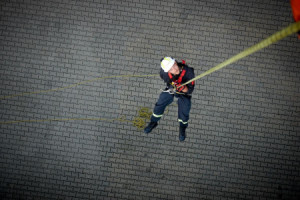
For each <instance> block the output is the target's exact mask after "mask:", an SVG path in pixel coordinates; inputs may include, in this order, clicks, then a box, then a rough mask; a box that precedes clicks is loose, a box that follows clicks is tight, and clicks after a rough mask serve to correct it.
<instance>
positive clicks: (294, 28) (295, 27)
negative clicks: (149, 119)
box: [178, 22, 300, 88]
mask: <svg viewBox="0 0 300 200" xmlns="http://www.w3.org/2000/svg"><path fill="white" fill-rule="evenodd" d="M299 30H300V22H296V23H293V24H291V25H289V26H288V27H286V28H284V29H282V30H281V31H278V32H276V33H274V34H273V35H271V36H270V37H268V38H266V39H265V40H263V41H261V42H259V43H257V44H255V45H253V46H251V47H249V48H248V49H246V50H244V51H242V52H240V53H238V54H237V55H235V56H233V57H231V58H229V59H227V60H225V61H224V62H222V63H220V64H218V65H217V66H215V67H213V68H211V69H209V70H207V71H206V72H204V73H202V74H200V75H199V76H196V77H195V78H193V79H191V80H189V81H187V82H186V83H184V84H182V85H181V86H179V87H178V88H180V87H182V86H184V85H186V84H189V83H191V82H192V81H195V80H197V79H200V78H202V77H204V76H206V75H208V74H211V73H213V72H215V71H217V70H220V69H222V68H223V67H226V66H227V65H229V64H231V63H234V62H236V61H238V60H240V59H242V58H244V57H246V56H248V55H250V54H253V53H254V52H256V51H258V50H260V49H263V48H265V47H267V46H269V45H271V44H273V43H275V42H277V41H279V40H281V39H283V38H285V37H287V36H289V35H291V34H293V33H296V32H298V31H299Z"/></svg>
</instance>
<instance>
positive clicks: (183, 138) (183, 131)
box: [179, 126, 186, 142]
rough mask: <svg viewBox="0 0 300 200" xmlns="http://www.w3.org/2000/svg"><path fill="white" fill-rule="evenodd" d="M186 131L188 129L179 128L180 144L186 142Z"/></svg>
mask: <svg viewBox="0 0 300 200" xmlns="http://www.w3.org/2000/svg"><path fill="white" fill-rule="evenodd" d="M185 129H186V127H184V126H179V140H180V142H182V141H184V140H185Z"/></svg>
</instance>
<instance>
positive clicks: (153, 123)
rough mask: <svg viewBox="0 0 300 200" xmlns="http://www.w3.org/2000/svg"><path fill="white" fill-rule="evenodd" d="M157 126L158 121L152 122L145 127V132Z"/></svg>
mask: <svg viewBox="0 0 300 200" xmlns="http://www.w3.org/2000/svg"><path fill="white" fill-rule="evenodd" d="M156 126H157V122H150V123H149V124H148V126H147V127H146V128H145V129H144V132H145V133H150V132H151V131H152V130H153V129H154V128H155V127H156Z"/></svg>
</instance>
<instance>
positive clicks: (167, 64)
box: [160, 57, 175, 72]
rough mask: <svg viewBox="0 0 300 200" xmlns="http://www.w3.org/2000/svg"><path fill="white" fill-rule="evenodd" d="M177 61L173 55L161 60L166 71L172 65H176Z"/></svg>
mask: <svg viewBox="0 0 300 200" xmlns="http://www.w3.org/2000/svg"><path fill="white" fill-rule="evenodd" d="M174 63H175V59H173V58H171V57H164V58H163V59H162V60H161V63H160V65H161V68H162V69H163V70H164V72H168V71H169V70H170V69H171V68H172V66H173V65H174Z"/></svg>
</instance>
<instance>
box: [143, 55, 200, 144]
mask: <svg viewBox="0 0 300 200" xmlns="http://www.w3.org/2000/svg"><path fill="white" fill-rule="evenodd" d="M161 68H162V69H161V70H160V77H161V78H162V79H163V80H164V82H166V83H167V87H166V89H165V90H164V91H163V92H162V93H161V94H160V96H159V99H158V101H157V103H156V104H155V107H154V110H153V114H152V116H151V121H150V123H149V124H148V126H147V127H146V128H145V129H144V132H145V133H147V134H148V133H150V132H151V131H152V130H153V129H154V128H155V127H156V126H157V124H158V123H157V122H158V121H159V120H160V118H161V117H162V116H163V113H164V111H165V108H166V107H167V106H168V105H169V104H171V103H172V102H173V100H174V96H175V97H177V98H178V102H177V103H178V121H179V140H180V141H184V140H185V137H186V133H185V129H186V128H187V127H188V120H189V113H190V109H191V98H192V97H191V94H192V92H193V90H194V87H195V82H194V81H193V82H191V83H189V84H187V85H184V86H181V84H183V83H185V82H187V81H189V80H191V79H192V78H194V77H195V74H194V69H193V68H191V67H188V66H187V65H186V64H185V61H182V62H181V63H179V62H177V61H176V60H175V59H173V58H171V57H165V58H163V59H162V60H161ZM180 86H181V87H180ZM173 90H175V92H172V91H173Z"/></svg>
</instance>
